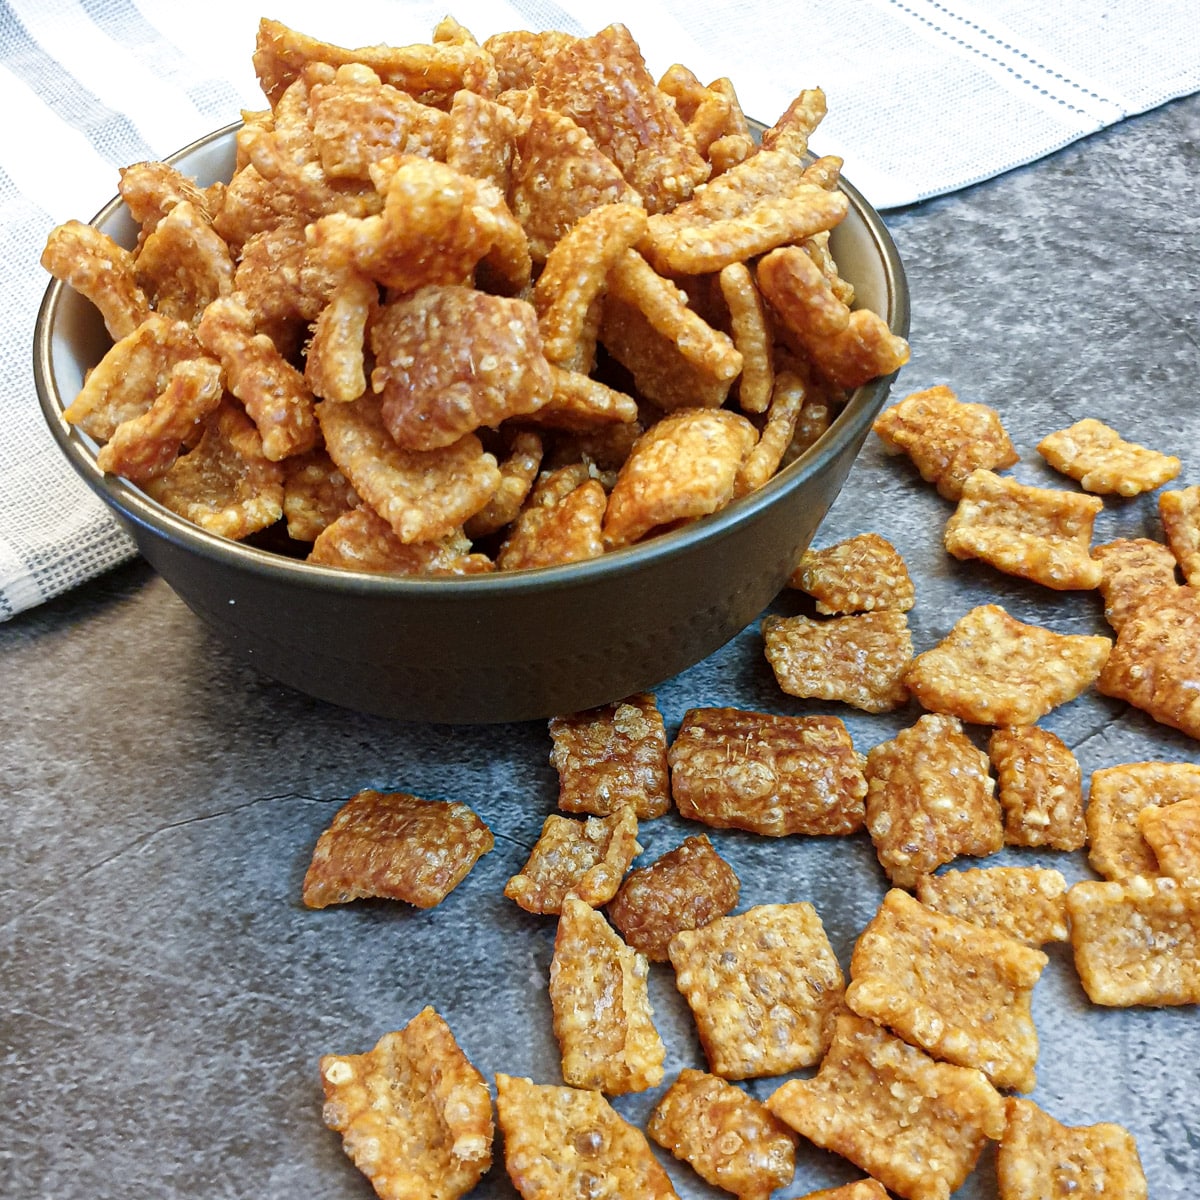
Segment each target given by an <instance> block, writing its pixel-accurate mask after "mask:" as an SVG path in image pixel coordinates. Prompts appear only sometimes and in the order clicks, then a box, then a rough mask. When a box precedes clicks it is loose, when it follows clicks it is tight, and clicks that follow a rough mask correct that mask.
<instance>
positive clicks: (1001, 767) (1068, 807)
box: [988, 725, 1087, 850]
mask: <svg viewBox="0 0 1200 1200" xmlns="http://www.w3.org/2000/svg"><path fill="white" fill-rule="evenodd" d="M988 757H989V758H991V760H992V766H993V767H994V768H995V770H996V795H997V798H998V799H999V801H1000V807H1001V808H1002V809H1003V810H1004V841H1005V844H1006V845H1009V846H1053V847H1054V849H1055V850H1078V849H1080V848H1081V847H1082V846H1083V845H1084V843H1085V842H1086V841H1087V828H1086V826H1085V825H1084V821H1083V785H1082V781H1081V777H1080V771H1079V763H1078V761H1076V758H1075V755H1074V754H1072V753H1071V751H1070V749H1069V748H1068V747H1067V746H1066V745H1065V744H1064V743H1063V741H1062V739H1061V738H1059V737H1058V736H1056V735H1055V734H1053V733H1051V732H1050V731H1049V730H1048V729H1040V728H1039V727H1038V726H1036V725H1010V726H1007V727H1005V728H1003V729H996V730H993V732H992V736H991V738H990V739H989V741H988Z"/></svg>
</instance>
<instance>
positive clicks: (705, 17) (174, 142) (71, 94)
mask: <svg viewBox="0 0 1200 1200" xmlns="http://www.w3.org/2000/svg"><path fill="white" fill-rule="evenodd" d="M448 11H449V12H452V13H453V15H454V16H455V17H457V19H458V20H460V21H461V22H462V23H463V24H464V25H466V26H467V27H468V28H470V29H471V30H472V31H473V32H474V33H475V34H476V36H478V37H479V38H483V37H485V36H487V35H488V34H491V33H494V32H497V31H499V30H502V29H515V28H529V29H546V28H556V29H563V30H566V31H568V32H572V33H577V34H587V33H593V32H595V31H596V30H597V29H599V28H601V27H602V26H604V25H607V24H608V23H610V22H612V21H623V22H624V23H625V24H627V25H628V26H629V28H630V29H631V30H632V31H633V34H634V36H635V37H636V38H637V39H638V41H639V43H640V44H641V46H642V50H643V52H644V54H645V56H646V59H647V62H648V63H649V65H650V69H651V70H652V71H653V72H654V73H655V74H656V75H657V74H659V73H661V72H662V71H663V70H665V69H666V68H667V67H668V66H670V65H671V64H672V63H673V62H682V63H684V64H686V65H687V66H689V67H691V68H692V69H693V70H694V71H695V72H696V74H697V75H699V76H701V78H703V79H705V80H708V79H712V78H716V77H717V76H720V75H728V76H730V77H731V78H732V79H733V81H734V83H735V84H736V85H737V88H738V92H739V95H740V97H741V100H742V106H743V108H744V109H745V110H746V112H748V113H750V114H751V115H753V116H756V117H759V118H760V119H764V120H768V121H769V120H773V119H774V117H775V116H777V115H778V114H779V113H780V112H781V111H782V110H783V108H784V107H785V106H786V105H787V103H788V102H789V100H790V99H791V98H792V97H793V96H794V95H795V94H796V92H798V91H799V90H800V89H801V88H802V87H810V86H814V85H819V86H820V87H822V88H824V89H825V92H826V94H827V96H828V99H829V116H828V117H827V119H826V121H825V122H824V124H823V125H822V126H821V128H820V130H819V131H818V133H817V136H816V137H814V139H813V146H814V149H815V150H817V151H818V152H820V153H825V152H828V153H837V154H840V155H842V156H843V157H844V158H845V159H846V175H847V177H848V178H849V179H851V180H852V181H853V182H854V183H855V184H856V185H857V186H858V187H859V188H861V189H862V190H863V192H864V193H865V194H866V195H867V197H868V199H870V200H871V201H872V202H873V203H874V204H875V206H876V207H878V208H884V209H887V208H894V207H897V206H900V205H906V204H911V203H914V202H917V201H920V200H923V199H925V198H927V197H930V196H935V195H938V194H940V193H944V192H948V191H952V190H954V189H956V188H961V187H965V186H967V185H969V184H971V183H975V182H977V181H979V180H983V179H987V178H989V177H991V176H993V175H997V174H999V173H1001V172H1003V171H1006V170H1008V169H1010V168H1012V167H1015V166H1018V165H1020V164H1022V163H1026V162H1030V161H1032V160H1033V159H1036V158H1038V157H1040V156H1042V155H1045V154H1048V153H1051V152H1052V151H1054V150H1056V149H1058V148H1060V147H1062V146H1065V145H1067V144H1068V143H1070V142H1072V141H1075V140H1076V139H1078V138H1080V137H1083V136H1085V135H1086V134H1088V133H1091V132H1093V131H1095V130H1097V129H1100V128H1102V127H1103V126H1105V125H1110V124H1113V123H1114V122H1116V121H1119V120H1121V119H1122V118H1123V117H1126V116H1129V115H1131V114H1133V113H1138V112H1144V111H1145V110H1147V109H1149V108H1153V107H1154V106H1156V105H1158V104H1161V103H1163V102H1164V101H1166V100H1169V99H1172V98H1173V97H1176V96H1180V95H1184V94H1186V93H1189V92H1192V91H1196V90H1197V89H1200V19H1197V16H1196V12H1195V9H1194V6H1193V5H1192V4H1191V3H1190V2H1186V0H1108V2H1105V3H1101V2H1099V0H1057V2H1056V3H1054V4H1046V3H1045V2H1044V0H976V3H966V2H963V0H940V2H939V0H823V3H821V4H820V5H808V4H797V3H795V0H745V2H744V3H742V4H740V5H738V6H736V7H734V6H732V5H730V4H728V3H727V2H725V0H637V3H632V2H630V0H611V2H608V3H605V4H596V3H584V2H583V0H563V2H562V3H558V4H556V3H551V2H549V0H509V2H508V3H504V2H502V0H489V2H484V0H463V2H457V3H456V2H455V0H437V2H436V3H430V2H428V0H407V2H392V3H385V2H382V0H358V2H356V3H355V4H352V5H341V6H336V5H332V6H331V5H329V4H328V3H327V0H321V2H320V3H317V2H315V0H278V2H276V3H273V4H272V5H271V6H270V11H269V12H266V13H265V15H269V16H271V17H274V18H276V19H278V20H281V21H284V22H286V23H288V24H290V25H292V26H294V27H295V28H297V29H301V30H303V31H305V32H306V33H311V34H313V35H314V36H316V37H321V38H324V39H327V40H329V41H333V42H337V43H339V44H342V45H349V46H358V45H370V44H373V43H378V42H389V43H392V44H406V43H411V42H418V41H425V40H427V39H428V37H429V34H430V32H431V31H432V29H433V27H434V25H435V24H436V23H437V21H438V20H440V19H441V18H442V17H443V16H445V15H446V13H447V12H448ZM259 15H260V13H259V11H258V10H256V9H254V8H253V7H250V6H247V5H246V4H245V3H244V0H237V2H236V3H234V2H233V0H207V2H206V3H205V4H204V5H203V6H198V5H182V4H176V3H173V2H172V0H10V2H8V3H4V4H0V106H2V107H3V109H4V111H5V113H6V114H7V117H6V123H5V130H4V137H3V139H2V140H0V270H2V271H3V278H4V280H5V285H6V286H5V288H4V290H3V292H2V293H0V328H2V329H3V331H4V336H3V339H2V340H0V428H2V430H3V436H0V620H5V619H7V618H9V617H11V616H13V615H14V614H15V613H17V612H20V611H21V610H22V609H26V608H29V607H32V606H33V605H36V604H38V603H40V602H42V601H44V600H47V599H49V598H50V597H52V596H55V595H57V594H59V593H60V592H63V591H65V590H66V589H68V588H70V587H73V586H75V585H76V584H79V583H82V582H83V581H84V580H86V579H90V578H92V577H93V576H95V575H97V574H99V573H100V572H101V571H103V570H106V569H107V568H109V567H111V566H113V565H114V564H116V563H117V562H120V561H122V560H123V559H125V558H127V557H129V556H131V555H132V554H133V547H132V544H131V543H130V541H129V540H128V539H127V538H126V537H125V535H124V534H122V533H121V532H120V531H119V530H118V529H117V527H116V525H115V524H114V523H113V521H112V519H111V518H110V517H109V516H108V514H107V511H106V510H105V509H104V507H103V506H102V505H101V503H100V502H99V501H98V500H97V499H95V498H94V497H93V496H92V494H91V493H90V492H89V491H88V490H87V488H86V487H85V486H84V484H83V483H82V482H81V481H80V480H78V479H77V478H76V477H75V475H74V473H73V472H72V470H71V469H70V467H68V466H67V464H66V463H65V461H64V460H63V458H62V456H61V454H60V453H59V452H58V449H57V447H56V446H55V445H54V443H53V441H52V439H51V437H50V435H49V433H48V432H47V430H46V429H45V428H44V425H43V422H42V418H41V415H40V411H39V409H38V406H37V403H36V400H35V396H34V390H33V380H32V371H31V367H30V357H31V356H30V347H31V345H32V332H33V322H34V318H35V316H36V313H37V307H38V303H39V301H40V298H41V295H42V293H43V291H44V289H45V286H46V282H47V279H46V276H45V274H44V272H43V271H42V270H41V268H40V266H39V265H38V257H39V255H40V253H41V248H42V245H43V244H44V242H45V238H46V234H47V233H48V231H49V230H50V228H51V227H52V226H53V225H55V224H57V223H59V222H61V221H64V220H67V219H68V218H70V217H78V218H86V217H88V216H90V215H91V214H92V213H94V212H95V211H97V210H98V209H99V208H100V207H101V206H102V205H103V204H104V203H105V202H106V201H107V200H108V198H109V197H110V196H112V195H113V193H114V192H115V190H116V180H117V168H118V167H119V166H122V165H125V164H127V163H131V162H137V161H139V160H141V159H147V158H159V157H162V156H164V155H166V154H169V153H171V152H172V151H173V150H176V149H178V148H179V147H181V146H183V145H186V144H187V143H188V142H190V141H192V140H193V139H194V138H196V137H198V136H199V135H201V134H202V133H205V132H207V131H208V130H210V129H213V128H215V127H217V126H220V125H225V124H227V123H228V122H230V121H231V120H236V118H237V116H238V112H239V110H240V109H241V108H260V107H262V103H263V102H262V97H261V94H260V93H259V91H258V88H257V85H256V82H255V79H254V74H253V69H252V67H251V63H250V55H251V52H252V49H253V45H254V31H255V27H256V25H257V21H258V17H259Z"/></svg>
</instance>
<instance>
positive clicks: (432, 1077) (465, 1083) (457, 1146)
mask: <svg viewBox="0 0 1200 1200" xmlns="http://www.w3.org/2000/svg"><path fill="white" fill-rule="evenodd" d="M321 1084H322V1086H323V1088H324V1090H325V1108H324V1114H323V1115H324V1119H325V1124H326V1125H328V1126H329V1128H330V1129H335V1130H337V1132H338V1133H340V1134H341V1135H342V1149H343V1150H345V1152H346V1154H347V1155H348V1156H349V1157H350V1159H351V1161H353V1163H354V1165H355V1166H356V1167H357V1168H358V1169H359V1170H360V1171H361V1172H362V1173H363V1174H364V1175H365V1176H366V1177H367V1178H368V1179H369V1180H370V1181H371V1185H372V1187H374V1189H375V1191H376V1194H377V1195H379V1196H380V1197H381V1198H382V1200H412V1198H413V1197H416V1196H424V1197H428V1198H429V1200H457V1198H458V1197H459V1196H464V1195H466V1193H467V1192H469V1191H470V1190H471V1189H472V1188H473V1187H474V1186H475V1184H476V1183H478V1182H479V1180H480V1179H481V1178H482V1177H483V1176H484V1174H485V1173H486V1172H487V1169H488V1168H489V1167H490V1166H491V1165H492V1138H493V1134H494V1128H493V1125H492V1098H491V1096H490V1095H489V1094H488V1087H487V1083H486V1082H485V1080H484V1078H483V1076H482V1075H481V1074H480V1073H479V1072H478V1071H477V1070H476V1069H475V1068H474V1067H473V1066H472V1065H471V1062H470V1060H469V1059H468V1058H467V1056H466V1055H465V1054H464V1053H463V1052H462V1050H461V1049H460V1047H459V1045H458V1043H457V1042H456V1041H455V1039H454V1034H453V1033H451V1031H450V1028H449V1026H448V1025H447V1024H446V1022H445V1021H444V1020H443V1019H442V1018H441V1017H440V1016H439V1015H438V1014H437V1013H436V1012H435V1011H434V1010H433V1009H432V1008H429V1007H426V1008H424V1009H422V1010H421V1012H419V1013H418V1014H417V1015H416V1016H415V1017H413V1019H412V1020H411V1021H409V1023H408V1024H407V1025H406V1026H405V1027H404V1028H403V1029H401V1030H400V1031H399V1032H397V1033H388V1034H385V1035H384V1036H383V1037H382V1038H380V1039H379V1042H378V1043H377V1044H376V1046H375V1048H374V1049H373V1050H369V1051H368V1052H367V1053H366V1054H326V1055H324V1056H323V1057H322V1058H321Z"/></svg>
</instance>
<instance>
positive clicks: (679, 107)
mask: <svg viewBox="0 0 1200 1200" xmlns="http://www.w3.org/2000/svg"><path fill="white" fill-rule="evenodd" d="M658 90H659V91H660V92H665V93H666V94H667V95H668V96H670V97H671V99H672V100H673V101H674V102H675V111H676V112H677V113H678V114H679V117H680V119H681V120H682V121H683V123H684V125H685V126H686V128H687V132H688V135H689V136H690V139H691V142H692V145H693V146H695V147H696V152H697V153H698V154H699V155H700V156H701V157H702V158H707V157H708V149H709V147H710V146H711V145H712V144H713V142H715V141H716V140H717V139H718V138H721V137H724V136H725V135H726V134H729V133H733V132H735V128H734V124H733V122H734V120H735V118H734V116H733V111H732V109H733V103H734V100H733V99H732V98H731V96H730V93H729V92H727V91H726V90H724V88H716V87H705V86H704V84H702V83H701V82H700V80H699V79H698V78H697V77H696V75H695V74H694V73H693V72H692V71H690V70H688V68H687V67H685V66H684V65H683V64H682V63H674V64H672V65H671V66H670V67H668V68H667V70H666V72H665V73H664V74H663V76H662V78H661V79H659V81H658ZM739 111H740V110H739Z"/></svg>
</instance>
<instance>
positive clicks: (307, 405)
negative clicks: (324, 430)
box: [196, 296, 320, 462]
mask: <svg viewBox="0 0 1200 1200" xmlns="http://www.w3.org/2000/svg"><path fill="white" fill-rule="evenodd" d="M196 338H197V340H198V341H199V342H200V345H202V346H203V347H204V349H205V350H207V351H208V352H209V354H211V355H212V356H213V357H214V358H217V359H219V360H220V363H221V366H222V367H224V368H225V383H226V386H227V387H228V388H229V390H230V391H231V392H232V393H233V394H234V395H235V396H236V397H237V398H238V399H239V400H240V401H241V402H242V403H243V404H244V405H245V406H246V412H247V414H248V415H249V417H250V419H251V420H252V421H253V422H254V424H255V425H256V426H257V427H258V431H259V433H260V434H261V435H262V444H263V454H264V455H265V456H266V457H267V458H269V459H270V460H271V461H272V462H279V460H280V459H284V458H287V457H289V456H290V455H293V454H303V453H304V452H305V451H306V450H311V449H312V448H313V447H314V446H316V444H317V442H318V440H319V438H320V432H319V430H318V429H317V420H316V414H315V413H314V411H313V396H312V392H310V391H309V390H308V387H307V385H306V384H305V382H304V376H303V375H301V374H300V372H299V371H297V370H296V368H295V367H293V366H292V364H291V363H290V362H288V361H287V359H285V358H284V357H283V355H282V354H280V353H279V351H278V349H277V348H276V346H275V343H274V342H273V341H271V339H270V338H269V337H267V335H266V334H263V333H256V332H255V326H254V317H253V315H252V314H251V312H250V310H249V309H247V308H246V307H245V305H243V304H241V303H240V302H239V301H238V300H237V299H236V298H234V297H233V296H227V297H224V298H222V299H220V300H214V301H213V302H212V303H211V304H210V305H209V306H208V307H207V308H206V309H205V310H204V315H203V316H202V317H201V318H200V323H199V324H198V325H197V326H196Z"/></svg>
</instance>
